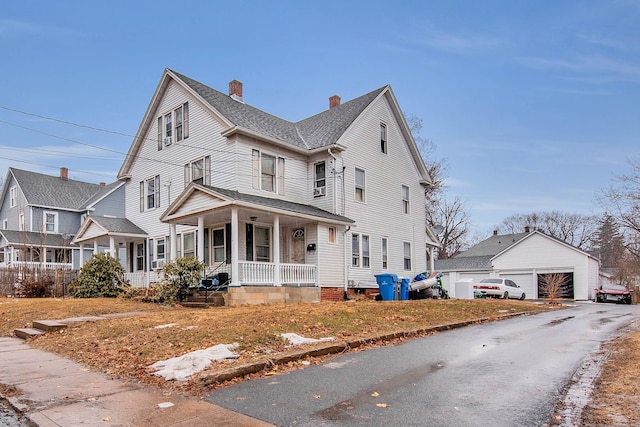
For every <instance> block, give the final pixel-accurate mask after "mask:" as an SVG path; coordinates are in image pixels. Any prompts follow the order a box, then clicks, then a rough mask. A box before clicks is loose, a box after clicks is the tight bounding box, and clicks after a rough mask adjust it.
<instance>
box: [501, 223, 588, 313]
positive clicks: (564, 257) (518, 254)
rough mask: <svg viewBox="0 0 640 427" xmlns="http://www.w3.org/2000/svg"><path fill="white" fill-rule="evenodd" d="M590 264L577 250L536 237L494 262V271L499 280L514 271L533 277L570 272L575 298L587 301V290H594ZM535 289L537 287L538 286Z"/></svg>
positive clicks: (534, 235)
mask: <svg viewBox="0 0 640 427" xmlns="http://www.w3.org/2000/svg"><path fill="white" fill-rule="evenodd" d="M593 261H595V260H593ZM595 262H596V263H597V261H595ZM589 263H590V261H589V257H588V256H587V255H585V254H584V253H582V252H580V251H579V250H577V249H573V248H571V247H569V246H566V245H564V244H562V243H560V242H557V241H556V240H554V239H552V238H549V237H546V236H543V235H541V234H538V233H536V234H533V235H531V236H528V237H527V238H526V239H525V240H523V241H521V242H520V243H518V244H517V245H516V246H514V247H513V248H511V249H509V250H508V251H507V252H505V253H504V254H502V255H500V256H499V257H497V258H495V259H494V263H493V267H494V270H495V271H497V272H499V274H500V275H501V276H503V275H504V274H508V273H510V272H515V271H517V270H520V271H522V270H529V271H531V272H532V274H533V272H534V270H535V271H537V272H538V273H545V272H550V271H554V272H573V283H574V298H575V299H576V300H586V299H588V297H589V288H593V287H595V283H592V281H593V280H594V278H593V273H592V272H590V271H589ZM543 270H544V271H543ZM590 276H591V277H590ZM520 286H522V285H521V284H520ZM534 286H536V287H537V283H536V284H535V285H534ZM527 295H529V292H527ZM533 295H536V296H537V290H536V292H535V293H532V294H531V297H534V296H533Z"/></svg>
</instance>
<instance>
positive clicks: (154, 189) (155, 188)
mask: <svg viewBox="0 0 640 427" xmlns="http://www.w3.org/2000/svg"><path fill="white" fill-rule="evenodd" d="M158 207H160V175H156V176H154V177H153V178H149V179H145V180H144V181H140V212H144V211H148V210H152V209H155V208H158Z"/></svg>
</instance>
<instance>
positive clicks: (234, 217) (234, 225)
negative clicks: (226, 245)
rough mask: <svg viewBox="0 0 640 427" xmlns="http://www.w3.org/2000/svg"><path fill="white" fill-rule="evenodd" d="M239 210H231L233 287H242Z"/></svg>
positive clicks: (235, 208) (234, 208)
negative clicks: (239, 260) (239, 257)
mask: <svg viewBox="0 0 640 427" xmlns="http://www.w3.org/2000/svg"><path fill="white" fill-rule="evenodd" d="M239 253H240V250H239V249H238V208H237V207H235V206H234V207H233V209H231V284H230V285H231V286H240V277H239V276H240V265H239V262H238V254H239Z"/></svg>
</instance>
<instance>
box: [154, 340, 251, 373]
mask: <svg viewBox="0 0 640 427" xmlns="http://www.w3.org/2000/svg"><path fill="white" fill-rule="evenodd" d="M238 345H239V344H238V343H233V344H218V345H214V346H213V347H209V348H207V349H204V350H196V351H192V352H191V353H187V354H185V355H182V356H179V357H172V358H171V359H167V360H161V361H159V362H156V363H154V364H153V365H151V367H152V368H155V369H156V372H154V375H157V376H159V377H164V379H165V380H167V381H170V380H177V381H184V380H186V379H188V378H189V377H190V376H191V375H193V374H195V373H196V372H200V371H203V370H204V369H206V368H207V366H209V365H210V364H211V362H212V361H213V360H222V359H237V358H238V354H237V353H234V352H232V351H231V350H233V349H235V348H237V347H238Z"/></svg>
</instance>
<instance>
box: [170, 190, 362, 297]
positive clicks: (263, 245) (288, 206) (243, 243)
mask: <svg viewBox="0 0 640 427" xmlns="http://www.w3.org/2000/svg"><path fill="white" fill-rule="evenodd" d="M160 219H161V221H163V222H165V223H168V224H169V229H170V236H169V259H175V258H176V257H178V256H184V255H185V254H189V253H191V246H190V245H191V242H193V244H194V247H193V254H194V255H196V256H197V257H198V259H200V261H202V262H204V263H205V264H206V265H207V266H208V267H207V269H206V272H205V275H206V276H212V275H215V274H218V275H219V274H220V273H225V274H226V276H223V277H228V278H229V283H228V284H229V286H230V287H238V286H274V287H279V286H288V287H292V286H293V287H315V286H318V285H319V271H318V266H319V262H318V261H319V253H320V252H321V250H322V249H321V248H323V245H322V244H321V242H320V241H319V236H320V234H321V231H320V229H322V228H324V229H331V230H332V232H333V233H334V234H335V233H336V230H337V229H338V228H340V227H342V228H344V227H345V226H346V225H348V224H351V223H352V222H353V221H351V220H349V219H348V218H345V217H341V216H338V215H333V214H331V213H329V212H326V211H323V210H321V209H318V208H315V207H312V206H308V205H302V204H297V203H292V202H287V201H283V200H279V199H271V198H266V197H260V196H255V195H248V194H243V193H240V192H237V191H232V190H226V189H221V188H215V187H209V186H203V185H200V184H195V183H192V184H190V185H189V186H188V187H187V188H186V189H185V191H184V192H183V193H182V194H181V195H180V196H179V197H178V198H177V199H176V200H175V201H174V203H173V204H172V205H171V206H170V207H169V209H167V211H166V212H165V213H164V214H163V215H162V216H161V218H160ZM178 227H180V229H181V232H178V231H177V229H178ZM190 230H193V231H190ZM190 233H193V236H194V237H193V238H191V237H189V236H190ZM334 237H335V236H334ZM185 242H186V243H187V244H186V245H185ZM333 246H334V247H333V248H331V249H330V250H333V251H338V252H340V253H341V251H342V250H341V249H339V248H338V247H337V245H333Z"/></svg>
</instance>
